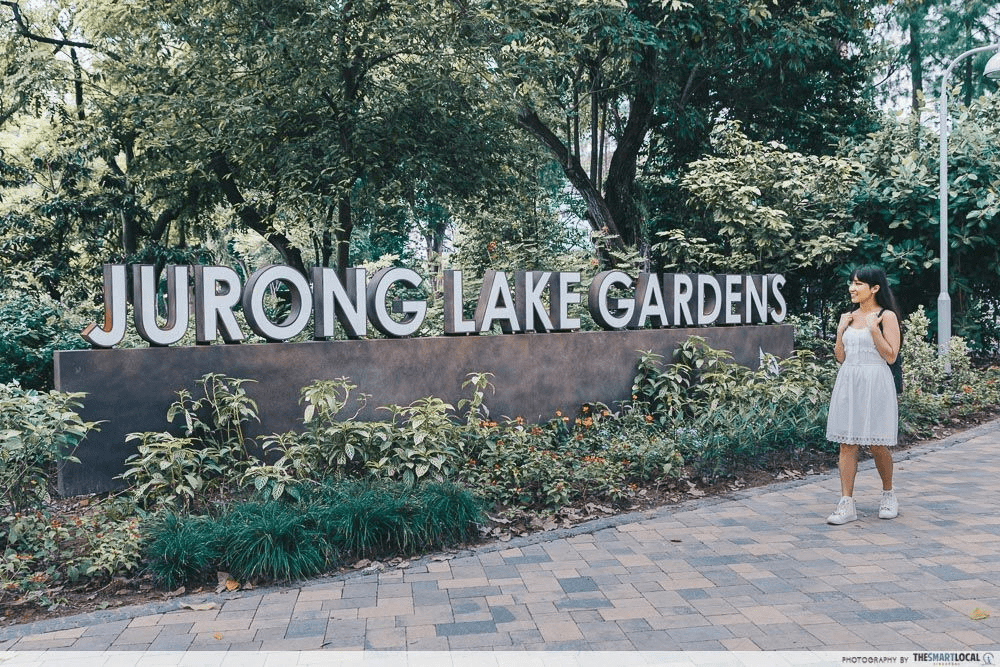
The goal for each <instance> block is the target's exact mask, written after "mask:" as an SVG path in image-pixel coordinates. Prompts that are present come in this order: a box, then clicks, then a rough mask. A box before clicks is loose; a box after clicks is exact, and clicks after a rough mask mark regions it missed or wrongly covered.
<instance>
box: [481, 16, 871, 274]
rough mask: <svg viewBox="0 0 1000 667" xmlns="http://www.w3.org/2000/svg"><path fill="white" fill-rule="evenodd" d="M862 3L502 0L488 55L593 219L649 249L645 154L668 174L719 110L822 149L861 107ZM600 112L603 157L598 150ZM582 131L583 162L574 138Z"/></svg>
mask: <svg viewBox="0 0 1000 667" xmlns="http://www.w3.org/2000/svg"><path fill="white" fill-rule="evenodd" d="M866 5H867V3H860V4H859V3H851V2H839V1H836V0H827V1H824V2H770V1H767V0H758V1H753V2H741V1H737V0H710V1H708V2H699V3H685V2H664V3H650V2H640V1H635V2H632V1H626V2H611V1H601V0H590V1H587V2H555V3H553V2H527V3H526V2H518V3H504V4H502V5H501V8H502V11H498V12H497V14H496V16H495V19H494V20H495V21H496V24H497V28H496V30H497V34H498V35H500V36H501V38H502V43H503V46H502V48H499V49H497V50H496V53H495V56H494V59H495V61H496V63H497V70H498V72H499V73H500V76H501V77H502V78H503V79H504V80H506V81H507V82H509V85H510V86H511V88H512V90H513V91H514V93H515V97H514V99H515V100H516V104H517V111H518V121H519V123H520V124H521V125H522V126H523V127H525V128H526V129H527V130H528V131H529V132H531V133H532V135H533V136H535V137H536V138H537V140H538V141H539V142H540V143H542V145H544V146H546V147H547V148H548V150H549V151H550V152H551V154H552V155H553V156H554V158H555V159H556V160H557V162H558V163H559V164H560V165H561V166H562V168H563V170H564V172H565V174H566V178H567V179H568V180H569V182H570V183H571V184H572V186H573V187H574V188H575V189H576V190H577V191H578V192H579V193H580V195H581V197H582V198H583V200H584V201H585V203H586V207H587V219H588V222H589V223H590V226H591V228H592V229H593V230H594V231H595V232H600V233H605V234H608V235H610V236H611V237H612V238H613V239H614V240H615V241H616V243H617V245H618V246H619V247H630V248H637V249H640V250H641V251H642V252H643V253H644V254H648V242H649V238H650V215H649V202H648V201H647V198H646V194H647V193H646V192H645V190H644V188H643V184H642V183H640V180H639V179H640V176H641V174H642V173H644V172H648V171H649V170H650V167H651V166H653V167H655V168H656V170H657V171H658V172H659V173H660V174H663V173H664V172H667V173H670V174H672V175H671V176H669V177H670V178H675V177H676V174H677V172H678V170H679V168H680V167H681V166H682V165H684V164H686V163H688V162H690V161H691V160H693V159H696V158H697V157H699V156H700V155H701V154H702V152H704V151H705V150H706V149H707V148H708V134H709V131H710V129H711V127H712V125H713V124H714V122H715V121H716V120H717V119H720V118H727V117H728V118H736V119H741V120H743V121H744V123H745V127H746V129H747V131H748V132H750V133H752V134H753V136H755V137H761V138H779V139H783V140H785V141H786V142H788V143H789V144H790V145H791V146H793V147H794V148H799V149H808V150H812V151H816V150H824V151H827V152H829V151H830V150H832V144H833V143H835V140H836V137H837V136H838V134H839V133H840V132H842V131H845V130H846V129H847V128H849V127H850V125H851V124H852V123H855V122H857V120H858V119H862V120H863V119H864V118H865V117H866V116H867V110H866V108H865V105H864V103H863V100H861V94H860V91H861V90H862V88H863V86H864V84H865V82H866V76H867V72H866V71H865V70H864V64H865V62H866V53H865V50H864V45H863V40H862V37H863V32H862V27H863V23H864V19H865V17H866ZM605 119H607V122H606V131H607V133H608V140H607V146H608V148H607V150H608V151H609V152H610V158H609V159H607V160H604V159H601V158H600V157H598V158H597V159H595V152H596V154H597V155H598V156H599V155H600V154H601V150H602V148H603V147H604V146H605V142H603V141H601V139H600V133H601V129H602V128H604V127H605V125H604V120H605ZM588 121H589V122H588ZM588 125H589V127H590V131H589V133H588V132H587V131H586V128H587V127H588ZM588 144H589V146H590V150H591V159H590V160H589V162H590V165H591V168H590V171H589V172H588V171H587V169H585V168H584V166H583V165H584V163H585V162H586V160H585V159H583V156H582V150H581V149H585V147H586V146H587V145H588ZM657 165H658V166H657ZM640 170H642V171H640ZM655 205H656V204H654V206H655ZM675 224H681V221H679V220H677V221H675Z"/></svg>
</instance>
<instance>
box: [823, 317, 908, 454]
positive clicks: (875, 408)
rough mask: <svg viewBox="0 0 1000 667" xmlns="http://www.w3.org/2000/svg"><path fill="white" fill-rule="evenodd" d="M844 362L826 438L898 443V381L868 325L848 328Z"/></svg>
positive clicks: (858, 442)
mask: <svg viewBox="0 0 1000 667" xmlns="http://www.w3.org/2000/svg"><path fill="white" fill-rule="evenodd" d="M843 341H844V355H845V356H844V363H843V364H842V365H841V366H840V370H839V371H838V372H837V382H836V383H835V384H834V386H833V394H832V395H831V396H830V413H829V415H828V416H827V420H826V439H827V440H831V441H833V442H837V443H840V444H844V445H866V446H867V445H883V446H886V447H892V446H894V445H896V444H897V442H896V441H897V437H896V436H897V433H898V430H899V429H898V425H899V413H898V407H897V405H896V385H895V383H894V382H893V379H892V371H890V370H889V365H888V364H886V363H885V359H883V358H882V356H881V355H880V354H879V353H878V350H876V349H875V342H874V341H873V340H872V334H871V332H870V331H869V330H868V329H867V328H864V329H855V328H854V327H850V326H849V327H847V329H846V330H845V331H844V336H843Z"/></svg>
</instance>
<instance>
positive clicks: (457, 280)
mask: <svg viewBox="0 0 1000 667" xmlns="http://www.w3.org/2000/svg"><path fill="white" fill-rule="evenodd" d="M464 307H465V299H464V298H463V296H462V272H461V271H456V270H452V269H448V270H447V271H445V272H444V332H445V334H447V335H449V336H454V335H460V334H469V333H476V321H475V320H467V319H465V313H464Z"/></svg>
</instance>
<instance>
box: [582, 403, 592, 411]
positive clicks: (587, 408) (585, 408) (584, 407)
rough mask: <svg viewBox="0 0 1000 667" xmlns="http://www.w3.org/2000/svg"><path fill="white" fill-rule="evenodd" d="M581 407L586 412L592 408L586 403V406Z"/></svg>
mask: <svg viewBox="0 0 1000 667" xmlns="http://www.w3.org/2000/svg"><path fill="white" fill-rule="evenodd" d="M581 409H582V410H583V411H584V412H587V411H589V410H590V408H589V407H587V406H586V405H585V406H583V407H582V408H581Z"/></svg>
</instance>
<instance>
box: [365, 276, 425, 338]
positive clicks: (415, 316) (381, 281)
mask: <svg viewBox="0 0 1000 667" xmlns="http://www.w3.org/2000/svg"><path fill="white" fill-rule="evenodd" d="M421 280H422V278H421V277H420V274H418V273H417V272H416V271H414V270H413V269H404V268H400V267H398V266H395V267H389V268H386V269H381V270H379V271H378V272H377V273H376V274H375V275H374V276H373V277H372V280H371V282H370V283H368V312H369V313H370V314H371V315H372V317H373V318H374V319H373V320H372V326H373V327H375V328H376V329H378V330H379V331H381V332H382V333H384V334H385V335H386V336H392V337H394V338H402V337H404V336H410V335H412V334H414V333H416V331H417V329H419V328H420V325H421V324H423V322H424V316H425V315H426V314H427V302H426V301H403V302H402V312H404V313H406V314H407V316H406V317H404V318H403V319H402V320H400V321H398V322H397V321H396V320H394V319H392V317H390V316H389V311H388V310H387V309H386V307H385V299H386V295H388V294H389V288H390V287H392V284H393V283H396V282H401V283H405V284H407V285H409V286H410V287H420V282H421Z"/></svg>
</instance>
